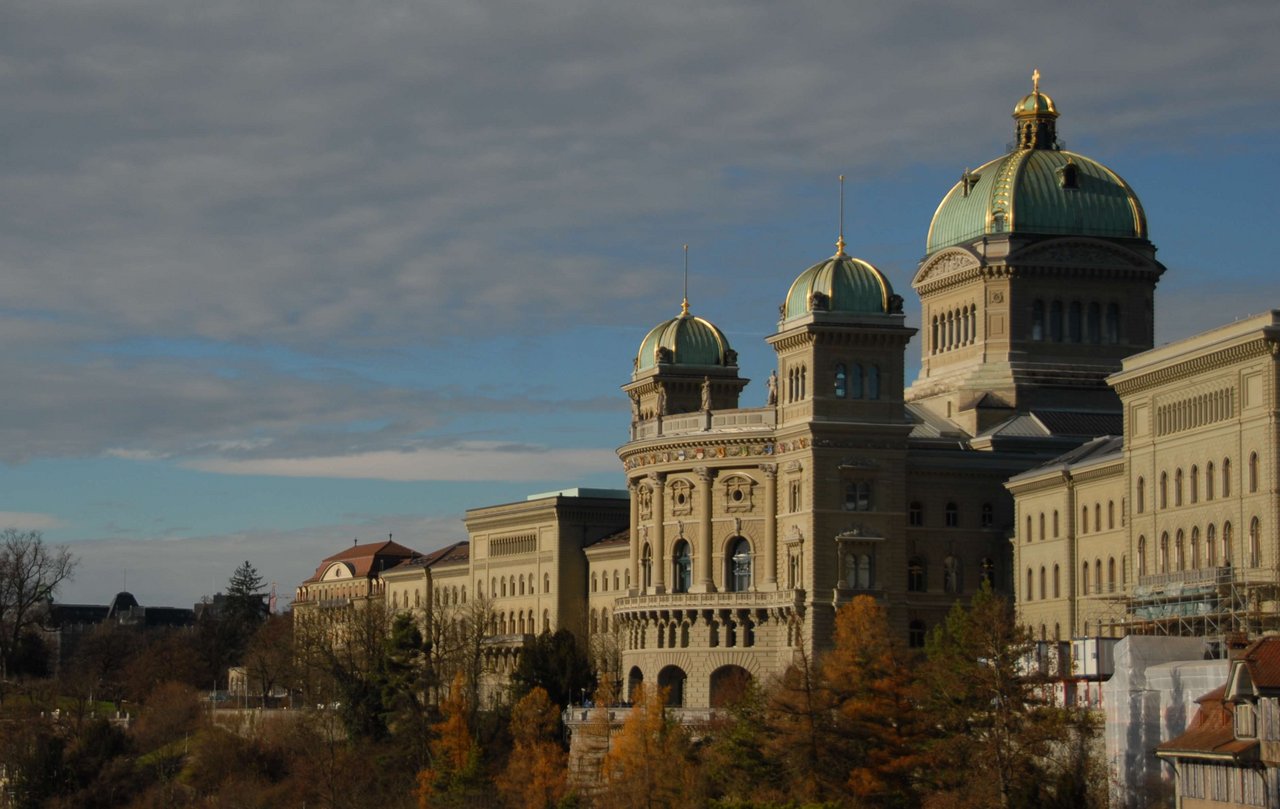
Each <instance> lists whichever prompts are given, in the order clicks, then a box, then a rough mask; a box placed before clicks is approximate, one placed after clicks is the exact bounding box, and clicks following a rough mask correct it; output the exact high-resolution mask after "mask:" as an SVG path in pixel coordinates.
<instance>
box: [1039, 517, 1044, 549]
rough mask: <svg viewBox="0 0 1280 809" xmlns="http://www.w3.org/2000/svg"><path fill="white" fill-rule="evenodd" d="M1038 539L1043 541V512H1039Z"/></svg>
mask: <svg viewBox="0 0 1280 809" xmlns="http://www.w3.org/2000/svg"><path fill="white" fill-rule="evenodd" d="M1040 541H1041V542H1044V512H1043V511H1042V512H1040Z"/></svg>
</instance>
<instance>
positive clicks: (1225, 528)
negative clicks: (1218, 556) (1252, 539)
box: [1222, 522, 1234, 567]
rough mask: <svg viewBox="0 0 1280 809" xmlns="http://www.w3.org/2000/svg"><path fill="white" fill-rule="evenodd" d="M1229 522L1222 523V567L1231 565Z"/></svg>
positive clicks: (1231, 549)
mask: <svg viewBox="0 0 1280 809" xmlns="http://www.w3.org/2000/svg"><path fill="white" fill-rule="evenodd" d="M1231 543H1232V536H1231V523H1229V522H1224V523H1223V524H1222V564H1223V566H1224V567H1230V566H1231V558H1232V551H1233V550H1234V549H1233V548H1232V547H1231Z"/></svg>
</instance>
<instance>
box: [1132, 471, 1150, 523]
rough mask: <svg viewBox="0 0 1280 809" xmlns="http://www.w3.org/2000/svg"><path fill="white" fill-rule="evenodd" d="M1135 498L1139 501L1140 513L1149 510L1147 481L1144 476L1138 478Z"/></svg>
mask: <svg viewBox="0 0 1280 809" xmlns="http://www.w3.org/2000/svg"><path fill="white" fill-rule="evenodd" d="M1134 498H1135V500H1136V501H1137V506H1138V513H1139V514H1141V513H1143V512H1144V511H1146V510H1147V482H1146V481H1145V480H1143V479H1142V478H1138V489H1137V491H1135V492H1134Z"/></svg>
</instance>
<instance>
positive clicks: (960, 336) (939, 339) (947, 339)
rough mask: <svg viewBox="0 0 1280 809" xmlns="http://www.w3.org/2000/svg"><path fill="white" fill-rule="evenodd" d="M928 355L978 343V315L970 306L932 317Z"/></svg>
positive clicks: (973, 307) (974, 308) (975, 309)
mask: <svg viewBox="0 0 1280 809" xmlns="http://www.w3.org/2000/svg"><path fill="white" fill-rule="evenodd" d="M929 336H930V342H929V346H930V349H931V352H930V353H933V354H937V353H939V352H942V351H950V350H951V349H953V348H961V347H962V346H967V345H973V344H974V343H976V342H977V341H978V314H977V308H976V307H975V306H973V305H972V304H971V305H969V306H962V307H961V308H959V309H953V310H952V311H950V312H946V313H944V314H939V315H934V316H933V318H932V320H931V322H930V332H929Z"/></svg>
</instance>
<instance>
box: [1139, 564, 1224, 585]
mask: <svg viewBox="0 0 1280 809" xmlns="http://www.w3.org/2000/svg"><path fill="white" fill-rule="evenodd" d="M1234 571H1235V569H1234V568H1231V567H1206V568H1200V569H1198V570H1176V571H1174V572H1172V573H1149V574H1147V575H1145V576H1139V577H1138V586H1139V587H1160V586H1168V585H1171V584H1174V585H1177V584H1180V585H1183V586H1184V587H1185V586H1193V587H1195V586H1201V585H1206V584H1226V583H1227V582H1229V581H1231V580H1232V578H1233V573H1234Z"/></svg>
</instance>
